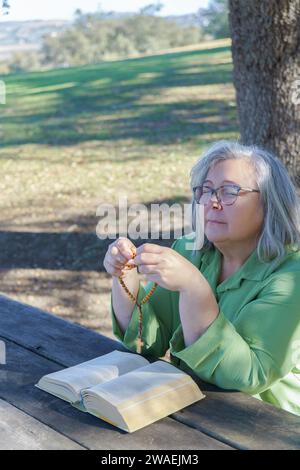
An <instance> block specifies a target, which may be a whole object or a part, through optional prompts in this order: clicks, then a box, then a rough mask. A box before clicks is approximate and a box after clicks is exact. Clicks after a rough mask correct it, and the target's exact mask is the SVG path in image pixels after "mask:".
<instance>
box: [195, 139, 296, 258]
mask: <svg viewBox="0 0 300 470" xmlns="http://www.w3.org/2000/svg"><path fill="white" fill-rule="evenodd" d="M229 159H235V160H238V159H245V160H247V161H249V162H250V163H251V164H252V165H253V168H254V170H255V175H256V181H257V185H258V189H259V190H260V198H261V203H262V206H263V212H264V223H263V227H262V231H261V234H260V237H259V240H258V243H257V254H258V258H259V260H260V261H261V262H268V261H270V260H272V259H274V258H277V259H278V260H280V259H282V258H283V257H284V255H285V249H286V245H289V246H290V248H291V249H293V251H299V250H300V201H299V196H298V194H297V190H296V184H295V179H294V177H293V176H292V175H290V174H289V172H288V170H287V169H286V168H285V166H284V165H283V163H282V162H281V160H279V158H277V157H276V156H275V155H273V154H272V153H271V152H269V151H267V150H264V149H263V148H260V147H258V146H256V145H242V144H240V143H238V142H234V141H226V140H221V141H218V142H216V143H215V144H213V145H212V146H211V147H209V149H208V150H207V151H206V152H205V153H204V154H203V156H201V157H200V158H199V159H198V160H197V162H196V163H195V164H194V165H193V167H192V169H191V172H190V186H191V189H193V187H195V186H200V185H202V184H203V182H204V181H205V179H206V176H207V173H208V171H209V170H210V169H211V168H212V167H213V166H214V165H215V164H216V163H218V162H220V161H223V160H229ZM198 209H199V208H198V207H197V203H196V201H195V200H194V199H193V200H192V221H191V222H192V230H193V231H194V232H195V233H196V239H197V236H198V234H197V223H196V220H197V219H196V217H197V215H196V211H197V210H198ZM203 240H204V241H203V245H202V247H200V248H201V249H202V250H203V251H207V250H209V249H211V248H212V247H213V243H212V242H210V241H209V240H208V239H207V237H206V235H205V234H204V239H203ZM197 249H199V246H198V247H197ZM195 253H196V249H194V252H193V254H195Z"/></svg>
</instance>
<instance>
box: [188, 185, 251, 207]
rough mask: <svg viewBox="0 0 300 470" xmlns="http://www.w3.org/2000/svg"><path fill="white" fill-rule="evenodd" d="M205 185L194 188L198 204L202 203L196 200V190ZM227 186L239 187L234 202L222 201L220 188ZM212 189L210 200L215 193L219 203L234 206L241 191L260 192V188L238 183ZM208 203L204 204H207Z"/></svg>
mask: <svg viewBox="0 0 300 470" xmlns="http://www.w3.org/2000/svg"><path fill="white" fill-rule="evenodd" d="M203 186H205V185H204V184H202V185H199V186H195V187H194V188H193V194H194V200H195V202H196V204H200V202H198V201H197V200H196V198H195V192H196V190H197V189H198V188H203ZM206 187H207V188H210V186H206ZM226 187H231V188H232V187H234V188H237V191H238V193H237V195H236V198H235V200H234V201H233V202H230V203H226V202H222V201H221V199H220V196H219V190H220V189H221V188H226ZM210 190H211V194H210V198H209V201H211V198H212V196H213V195H214V194H215V195H216V198H217V201H218V203H219V204H221V205H223V204H224V205H225V206H232V205H233V204H234V203H235V202H236V200H237V197H238V196H240V194H239V193H240V191H246V192H251V193H260V190H259V189H253V188H244V187H242V186H239V185H238V184H222V186H219V187H218V188H216V189H214V188H210ZM209 201H208V202H209ZM208 202H207V204H208ZM207 204H203V205H204V206H206V205H207Z"/></svg>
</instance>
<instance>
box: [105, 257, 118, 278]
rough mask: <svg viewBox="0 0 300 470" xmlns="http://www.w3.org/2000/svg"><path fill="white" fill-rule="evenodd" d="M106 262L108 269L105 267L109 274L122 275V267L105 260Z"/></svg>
mask: <svg viewBox="0 0 300 470" xmlns="http://www.w3.org/2000/svg"><path fill="white" fill-rule="evenodd" d="M106 264H107V267H108V269H106V270H107V271H108V272H109V274H111V275H112V276H118V277H119V276H121V275H122V268H118V267H116V266H115V265H114V264H112V263H110V262H109V261H107V260H106Z"/></svg>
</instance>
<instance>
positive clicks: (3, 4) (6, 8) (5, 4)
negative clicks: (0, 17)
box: [0, 0, 9, 15]
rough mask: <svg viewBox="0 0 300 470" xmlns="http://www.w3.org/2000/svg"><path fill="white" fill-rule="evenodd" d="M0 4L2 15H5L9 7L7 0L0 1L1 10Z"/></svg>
mask: <svg viewBox="0 0 300 470" xmlns="http://www.w3.org/2000/svg"><path fill="white" fill-rule="evenodd" d="M1 4H2V11H3V14H4V15H7V13H8V9H9V3H8V0H2V2H1V3H0V10H1Z"/></svg>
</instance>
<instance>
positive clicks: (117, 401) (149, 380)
mask: <svg viewBox="0 0 300 470" xmlns="http://www.w3.org/2000/svg"><path fill="white" fill-rule="evenodd" d="M190 381H192V379H191V377H190V376H189V375H188V374H186V373H185V372H183V371H181V370H179V369H177V368H176V367H174V366H172V365H171V364H169V363H167V362H164V361H156V362H154V363H153V364H148V365H147V366H145V367H141V368H139V369H136V370H133V371H131V372H129V373H128V374H126V375H123V376H122V377H119V378H117V379H113V380H111V381H110V382H106V383H103V384H99V385H96V386H94V387H92V388H90V389H89V390H86V391H83V393H82V395H83V398H84V399H86V398H87V397H91V396H99V397H101V398H104V399H105V400H106V401H108V402H109V403H111V404H112V405H113V406H116V407H120V405H121V406H122V404H124V403H126V402H128V401H134V400H135V398H134V397H136V396H138V395H139V396H142V395H143V394H144V393H145V392H149V394H150V395H151V394H153V389H155V388H160V387H164V385H168V384H172V387H174V384H175V382H178V386H182V385H184V384H186V383H187V382H190Z"/></svg>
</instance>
